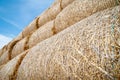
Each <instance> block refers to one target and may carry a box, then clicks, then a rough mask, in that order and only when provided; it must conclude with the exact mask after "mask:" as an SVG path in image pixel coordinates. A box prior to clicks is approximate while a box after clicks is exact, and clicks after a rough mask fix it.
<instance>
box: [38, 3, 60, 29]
mask: <svg viewBox="0 0 120 80" xmlns="http://www.w3.org/2000/svg"><path fill="white" fill-rule="evenodd" d="M60 11H61V8H60V3H56V4H54V5H53V6H51V7H50V8H48V9H47V10H46V11H45V12H43V13H42V14H41V15H40V18H39V20H38V25H39V27H40V26H42V25H44V24H45V23H47V22H49V21H51V20H53V19H55V18H56V16H57V14H58V13H59V12H60Z"/></svg>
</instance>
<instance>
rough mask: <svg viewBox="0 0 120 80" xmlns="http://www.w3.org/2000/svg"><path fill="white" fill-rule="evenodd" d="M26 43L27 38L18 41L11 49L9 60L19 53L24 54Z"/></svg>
mask: <svg viewBox="0 0 120 80" xmlns="http://www.w3.org/2000/svg"><path fill="white" fill-rule="evenodd" d="M27 41H28V37H25V38H23V39H22V40H20V41H19V42H18V43H17V44H16V45H15V46H14V47H13V49H12V54H11V58H14V57H15V56H17V55H19V54H20V53H22V52H24V51H25V50H26V49H25V46H26V43H27Z"/></svg>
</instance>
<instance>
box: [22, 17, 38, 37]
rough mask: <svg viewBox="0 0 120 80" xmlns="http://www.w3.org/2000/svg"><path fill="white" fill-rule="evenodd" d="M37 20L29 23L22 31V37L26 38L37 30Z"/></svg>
mask: <svg viewBox="0 0 120 80" xmlns="http://www.w3.org/2000/svg"><path fill="white" fill-rule="evenodd" d="M38 19H39V18H36V19H35V20H33V22H32V23H30V24H29V25H28V26H27V27H26V28H25V29H24V30H23V31H22V35H23V37H26V36H27V35H29V34H31V33H33V32H34V31H35V30H36V29H37V28H38V25H37V24H38Z"/></svg>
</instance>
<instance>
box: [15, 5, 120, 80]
mask: <svg viewBox="0 0 120 80" xmlns="http://www.w3.org/2000/svg"><path fill="white" fill-rule="evenodd" d="M119 13H120V6H117V7H114V8H111V9H107V10H104V11H101V12H98V13H96V14H94V15H92V16H90V17H88V18H86V19H84V20H82V21H80V22H78V23H76V24H75V25H72V26H71V27H69V28H67V29H65V30H64V31H62V32H60V33H58V34H57V35H55V36H53V37H51V38H49V39H46V40H44V41H42V42H40V43H39V44H38V45H36V46H35V47H33V48H32V49H31V50H30V51H29V52H28V54H27V55H26V57H25V58H24V60H23V61H22V63H21V65H20V67H19V70H18V76H17V80H68V79H69V80H113V79H116V80H117V79H120V75H119V74H120V70H119V67H120V58H117V57H116V56H120V55H119V54H116V52H117V53H118V51H120V48H119V46H120V43H118V42H117V45H118V46H116V45H115V44H114V45H113V46H112V43H114V42H116V41H117V40H119V39H120V37H118V36H119V35H120V32H119V30H120V27H119V25H120V23H119V22H120V14H119ZM114 16H116V18H115V17H114ZM113 24H114V25H115V28H114V30H115V32H114V34H115V36H114V37H113V36H111V30H112V29H111V26H112V25H113ZM114 40H116V41H114ZM112 47H113V48H114V49H115V50H117V51H116V52H115V53H113V52H112V49H111V48H112ZM113 62H114V64H113Z"/></svg>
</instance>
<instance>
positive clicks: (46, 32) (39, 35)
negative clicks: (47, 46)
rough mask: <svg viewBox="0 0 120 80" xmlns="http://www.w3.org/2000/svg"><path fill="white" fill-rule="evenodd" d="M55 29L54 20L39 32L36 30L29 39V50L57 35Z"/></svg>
mask: <svg viewBox="0 0 120 80" xmlns="http://www.w3.org/2000/svg"><path fill="white" fill-rule="evenodd" d="M53 28H54V20H53V21H50V22H48V23H46V24H45V25H43V26H41V27H40V28H39V29H38V30H36V31H35V32H34V33H33V34H32V35H31V37H30V38H29V42H28V44H29V48H31V47H33V46H34V45H36V44H37V43H39V42H41V41H43V40H45V39H47V38H49V37H51V36H53V35H54V34H55V32H54V31H53Z"/></svg>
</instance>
